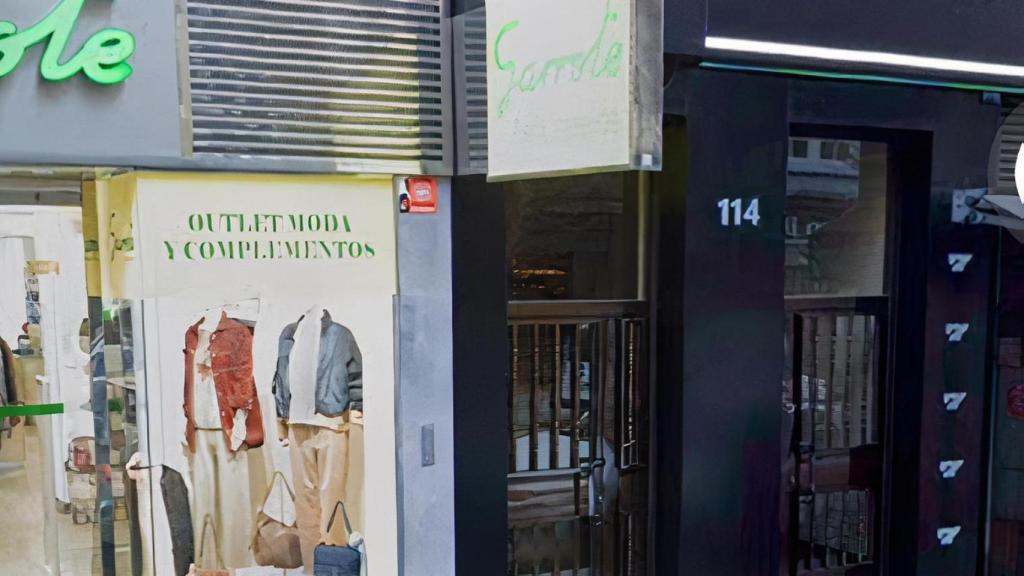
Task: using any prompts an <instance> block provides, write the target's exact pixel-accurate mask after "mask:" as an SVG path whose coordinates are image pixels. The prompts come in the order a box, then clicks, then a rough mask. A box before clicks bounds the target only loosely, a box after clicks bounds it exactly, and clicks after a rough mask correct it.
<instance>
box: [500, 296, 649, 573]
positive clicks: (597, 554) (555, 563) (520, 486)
mask: <svg viewBox="0 0 1024 576" xmlns="http://www.w3.org/2000/svg"><path fill="white" fill-rule="evenodd" d="M509 316H510V320H509V327H508V338H509V352H510V358H509V387H508V389H509V398H508V410H509V431H508V439H509V470H510V474H509V477H508V486H509V487H508V506H509V561H508V574H509V575H510V576H520V575H544V574H558V575H563V574H565V575H579V576H583V575H595V576H596V575H609V576H610V575H616V576H618V575H631V576H632V575H636V576H641V575H644V574H647V564H648V562H647V542H648V537H647V533H648V508H647V502H648V499H647V494H648V473H647V470H648V461H649V454H648V450H649V441H648V438H649V425H650V418H649V403H648V386H647V359H646V358H647V356H646V354H647V346H646V342H647V318H646V309H645V306H644V305H643V304H642V303H632V302H631V303H586V304H583V303H578V304H577V303H571V304H569V303H537V304H534V303H530V304H511V305H510V314H509Z"/></svg>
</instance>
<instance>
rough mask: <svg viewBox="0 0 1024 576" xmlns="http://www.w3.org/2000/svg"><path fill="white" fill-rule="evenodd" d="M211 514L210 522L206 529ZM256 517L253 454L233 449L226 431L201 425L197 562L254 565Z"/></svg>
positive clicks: (195, 493) (195, 486) (195, 476)
mask: <svg viewBox="0 0 1024 576" xmlns="http://www.w3.org/2000/svg"><path fill="white" fill-rule="evenodd" d="M207 517H209V518H210V523H209V525H208V526H207V527H206V532H205V534H204V532H203V526H204V524H206V522H204V520H205V519H206V518H207ZM252 522H253V519H252V502H250V497H249V459H248V453H247V452H246V451H245V450H241V451H239V452H237V453H235V454H231V451H230V450H229V449H228V444H227V438H225V437H224V431H223V430H196V453H195V454H194V455H193V456H192V526H193V528H194V530H195V532H194V534H195V559H196V566H198V567H200V568H210V569H216V568H247V567H249V566H252V565H253V564H254V561H253V557H252V551H250V550H249V536H250V535H251V526H252ZM200 550H202V555H201V556H200ZM222 561H223V565H221V562H222Z"/></svg>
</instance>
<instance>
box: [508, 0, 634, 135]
mask: <svg viewBox="0 0 1024 576" xmlns="http://www.w3.org/2000/svg"><path fill="white" fill-rule="evenodd" d="M614 2H615V0H607V4H606V6H605V13H604V18H603V19H602V20H601V27H600V29H598V30H597V34H596V36H595V38H594V41H593V42H592V43H591V45H590V47H589V48H588V49H586V50H581V51H579V52H574V53H571V54H565V55H561V56H556V57H553V58H549V59H547V60H539V61H535V62H530V63H527V64H525V65H520V63H519V62H517V61H516V60H515V59H513V58H506V57H505V56H506V54H505V51H504V47H503V42H504V41H505V40H506V36H508V35H509V34H511V33H512V32H513V31H514V30H516V29H517V28H519V26H520V25H521V21H519V20H512V21H510V22H508V23H507V24H505V25H504V26H502V27H501V29H500V30H499V31H498V33H497V35H496V36H495V38H494V64H495V65H496V66H497V68H498V70H499V71H501V72H502V73H503V74H505V75H506V77H505V81H504V82H502V83H501V84H502V88H501V90H504V92H503V93H501V94H502V96H501V99H500V100H499V101H498V109H497V115H498V117H499V118H501V117H502V116H504V115H505V113H506V112H507V111H508V107H509V104H510V103H511V102H512V98H513V97H514V96H515V95H516V94H517V93H527V92H536V91H537V90H540V89H541V88H543V87H545V86H548V85H555V84H560V83H569V82H581V81H584V80H596V79H599V78H617V77H618V76H619V75H620V74H621V73H622V60H623V41H622V40H621V39H619V36H620V35H621V34H622V33H623V32H624V31H626V27H625V26H623V25H622V19H621V18H620V14H619V12H618V11H617V10H616V9H615V8H614V7H613V5H612V4H613V3H614ZM506 85H507V88H505V86H506Z"/></svg>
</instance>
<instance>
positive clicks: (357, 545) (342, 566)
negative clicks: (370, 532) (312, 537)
mask: <svg viewBox="0 0 1024 576" xmlns="http://www.w3.org/2000/svg"><path fill="white" fill-rule="evenodd" d="M339 508H341V514H342V516H343V517H344V519H345V532H347V533H348V546H331V545H329V544H320V545H319V546H317V547H316V550H314V551H313V576H366V545H365V543H364V542H363V535H362V534H360V533H359V532H353V531H352V524H351V523H350V522H349V519H348V510H346V509H345V503H344V502H338V503H337V504H336V505H335V506H334V511H333V512H331V519H330V520H329V521H328V522H327V533H328V534H330V533H331V528H333V527H334V520H335V517H336V516H337V515H338V509H339Z"/></svg>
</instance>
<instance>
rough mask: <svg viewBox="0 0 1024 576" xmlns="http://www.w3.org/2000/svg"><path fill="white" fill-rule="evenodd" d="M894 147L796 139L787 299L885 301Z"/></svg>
mask: <svg viewBox="0 0 1024 576" xmlns="http://www.w3.org/2000/svg"><path fill="white" fill-rule="evenodd" d="M887 164H888V163H887V146H886V145H885V144H880V143H876V142H859V141H847V140H822V139H797V138H794V139H792V141H791V143H790V157H789V164H788V178H787V181H786V219H785V234H786V283H785V293H786V295H787V296H796V295H799V296H881V295H884V294H885V273H886V270H885V257H886V221H887V214H886V200H887V195H888V184H887V170H888V167H887Z"/></svg>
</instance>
